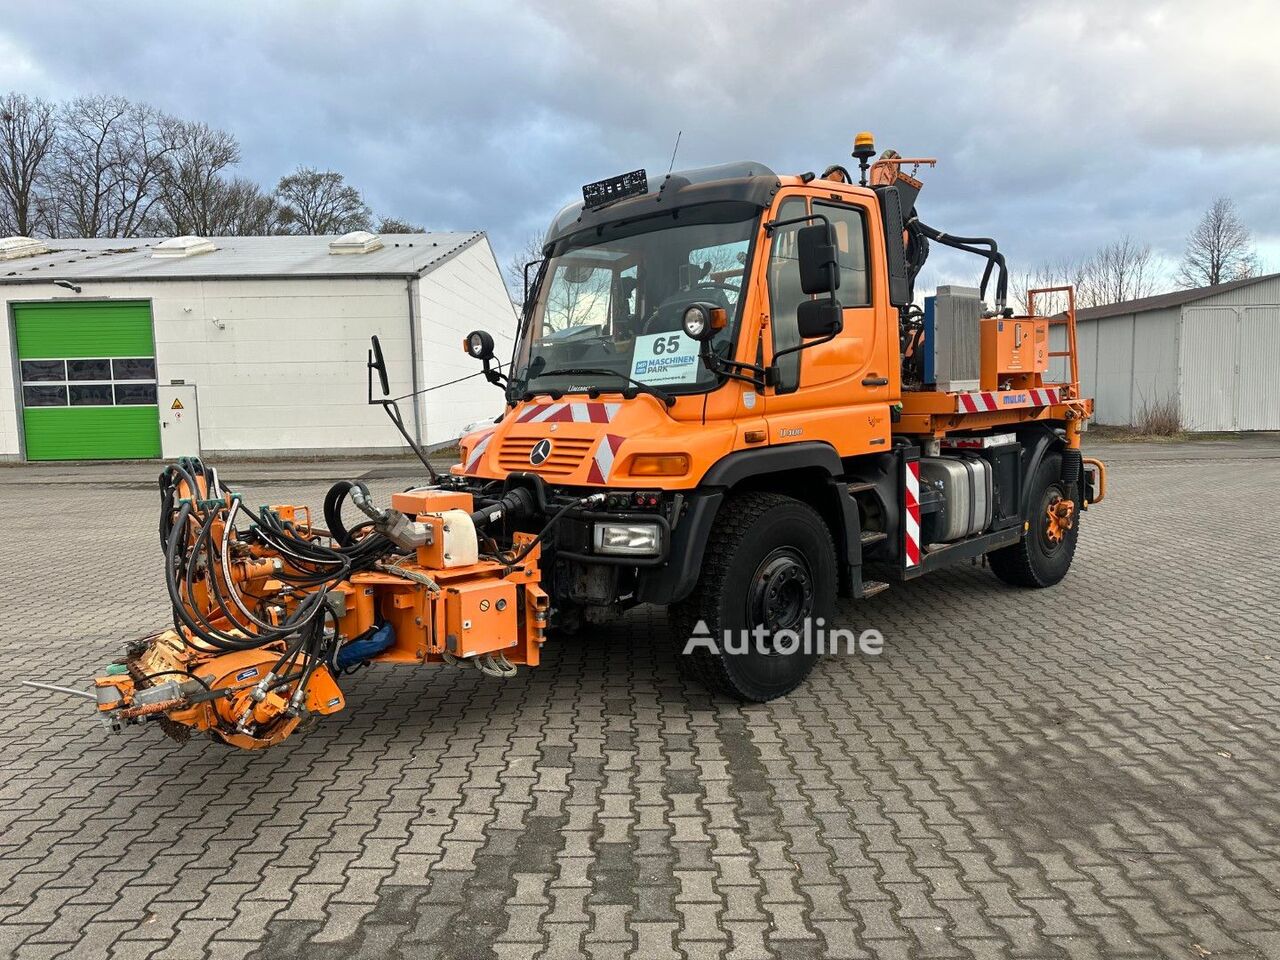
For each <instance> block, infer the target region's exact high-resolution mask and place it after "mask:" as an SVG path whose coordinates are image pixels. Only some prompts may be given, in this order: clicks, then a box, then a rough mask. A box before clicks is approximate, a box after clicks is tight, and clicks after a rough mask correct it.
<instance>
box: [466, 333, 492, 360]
mask: <svg viewBox="0 0 1280 960" xmlns="http://www.w3.org/2000/svg"><path fill="white" fill-rule="evenodd" d="M462 349H463V350H465V351H467V353H468V354H469V355H470V356H471V357H472V359H475V360H483V361H485V362H488V361H490V360H492V359H493V337H491V336H490V335H489V334H488V333H486V332H485V331H483V330H472V331H471V332H470V333H468V334H467V338H466V339H465V340H463V341H462Z"/></svg>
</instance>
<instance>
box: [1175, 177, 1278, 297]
mask: <svg viewBox="0 0 1280 960" xmlns="http://www.w3.org/2000/svg"><path fill="white" fill-rule="evenodd" d="M1258 270H1259V264H1258V255H1257V252H1256V251H1255V250H1254V247H1253V236H1252V234H1250V232H1249V228H1248V227H1246V226H1245V225H1244V222H1243V221H1242V220H1241V219H1240V217H1239V216H1238V215H1237V214H1236V205H1235V203H1234V202H1233V201H1232V200H1231V199H1230V198H1228V197H1219V198H1218V199H1217V200H1214V201H1213V204H1212V206H1210V207H1209V209H1208V210H1206V211H1205V213H1204V216H1202V217H1201V218H1200V222H1199V223H1198V224H1196V228H1195V229H1194V230H1192V231H1191V233H1190V235H1189V236H1188V237H1187V249H1186V252H1185V253H1184V254H1183V256H1182V264H1181V266H1179V267H1178V276H1177V281H1178V283H1179V285H1181V286H1183V287H1205V286H1212V285H1214V284H1216V283H1227V282H1229V281H1231V280H1243V279H1245V278H1246V277H1252V276H1255V275H1256V274H1257V273H1258Z"/></svg>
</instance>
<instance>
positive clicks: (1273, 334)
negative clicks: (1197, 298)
mask: <svg viewBox="0 0 1280 960" xmlns="http://www.w3.org/2000/svg"><path fill="white" fill-rule="evenodd" d="M1239 366H1240V388H1239V391H1238V393H1237V403H1236V429H1237V430H1280V307H1277V306H1267V307H1245V308H1244V310H1243V311H1242V315H1241V317H1240V363H1239Z"/></svg>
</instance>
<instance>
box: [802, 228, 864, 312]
mask: <svg viewBox="0 0 1280 960" xmlns="http://www.w3.org/2000/svg"><path fill="white" fill-rule="evenodd" d="M813 212H814V213H822V214H825V215H826V217H827V219H828V220H830V221H831V225H832V226H833V227H835V231H836V258H837V259H838V260H839V261H840V290H839V292H838V293H837V296H838V297H839V298H840V302H841V303H842V304H844V305H845V306H846V307H866V306H869V305H870V304H871V291H870V287H869V286H868V285H867V227H866V223H865V221H864V220H863V213H862V211H861V210H859V209H857V208H854V207H839V206H836V205H835V204H831V203H815V204H814V205H813Z"/></svg>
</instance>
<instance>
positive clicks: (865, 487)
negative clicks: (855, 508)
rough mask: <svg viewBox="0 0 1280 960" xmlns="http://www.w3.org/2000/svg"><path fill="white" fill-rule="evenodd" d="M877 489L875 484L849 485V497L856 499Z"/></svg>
mask: <svg viewBox="0 0 1280 960" xmlns="http://www.w3.org/2000/svg"><path fill="white" fill-rule="evenodd" d="M875 488H876V485H875V484H874V483H863V482H861V481H859V482H857V483H851V484H849V487H848V489H849V495H850V496H851V497H856V496H857V495H858V494H860V493H868V492H870V491H872V490H874V489H875Z"/></svg>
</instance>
